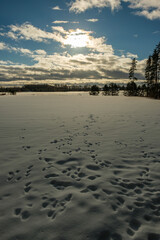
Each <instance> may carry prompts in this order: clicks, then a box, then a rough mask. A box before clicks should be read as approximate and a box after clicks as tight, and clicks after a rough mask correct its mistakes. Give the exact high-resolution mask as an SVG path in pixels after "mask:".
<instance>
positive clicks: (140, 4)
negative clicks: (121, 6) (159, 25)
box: [123, 0, 160, 20]
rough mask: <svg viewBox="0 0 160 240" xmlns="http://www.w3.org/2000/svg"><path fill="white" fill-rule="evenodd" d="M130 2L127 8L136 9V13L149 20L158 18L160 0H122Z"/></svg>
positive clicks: (159, 17)
mask: <svg viewBox="0 0 160 240" xmlns="http://www.w3.org/2000/svg"><path fill="white" fill-rule="evenodd" d="M123 1H124V2H128V3H130V5H129V8H132V9H136V10H138V11H136V12H134V13H135V14H136V15H139V16H144V17H146V18H148V19H150V20H154V19H160V1H157V0H152V1H151V0H134V1H133V0H123Z"/></svg>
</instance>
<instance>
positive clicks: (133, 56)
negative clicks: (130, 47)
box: [126, 52, 138, 58]
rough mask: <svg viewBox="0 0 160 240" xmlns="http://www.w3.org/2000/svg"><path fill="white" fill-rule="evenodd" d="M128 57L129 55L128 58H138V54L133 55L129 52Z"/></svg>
mask: <svg viewBox="0 0 160 240" xmlns="http://www.w3.org/2000/svg"><path fill="white" fill-rule="evenodd" d="M126 55H127V57H128V58H138V55H137V54H133V53H130V52H128V53H127V54H126Z"/></svg>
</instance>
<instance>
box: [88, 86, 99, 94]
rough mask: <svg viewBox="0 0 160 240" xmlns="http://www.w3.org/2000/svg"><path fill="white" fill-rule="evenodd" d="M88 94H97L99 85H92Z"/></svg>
mask: <svg viewBox="0 0 160 240" xmlns="http://www.w3.org/2000/svg"><path fill="white" fill-rule="evenodd" d="M89 94H90V95H94V96H97V95H98V94H99V87H98V86H97V85H93V86H92V87H91V90H90V92H89Z"/></svg>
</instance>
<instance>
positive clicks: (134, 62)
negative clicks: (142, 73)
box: [129, 58, 137, 81]
mask: <svg viewBox="0 0 160 240" xmlns="http://www.w3.org/2000/svg"><path fill="white" fill-rule="evenodd" d="M136 66H137V60H136V59H135V58H133V60H132V63H131V67H130V70H129V79H130V80H132V81H134V80H137V78H136V77H135V70H136Z"/></svg>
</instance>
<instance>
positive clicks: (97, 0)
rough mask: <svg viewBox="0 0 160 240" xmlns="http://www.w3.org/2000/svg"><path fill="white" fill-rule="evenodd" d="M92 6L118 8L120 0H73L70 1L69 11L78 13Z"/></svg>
mask: <svg viewBox="0 0 160 240" xmlns="http://www.w3.org/2000/svg"><path fill="white" fill-rule="evenodd" d="M94 7H96V8H104V7H110V8H111V9H112V10H114V9H118V8H119V7H120V0H88V1H86V0H75V2H72V3H71V7H70V11H74V12H76V13H80V12H84V11H86V10H87V9H90V8H94Z"/></svg>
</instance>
